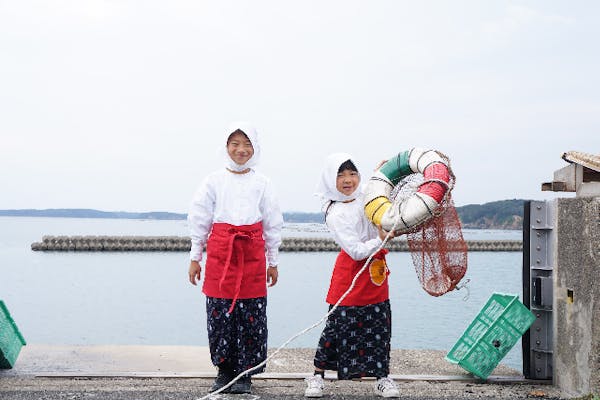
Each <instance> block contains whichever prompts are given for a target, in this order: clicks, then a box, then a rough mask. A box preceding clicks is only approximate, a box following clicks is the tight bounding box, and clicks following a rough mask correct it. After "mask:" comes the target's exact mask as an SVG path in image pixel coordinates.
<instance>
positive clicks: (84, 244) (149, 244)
mask: <svg viewBox="0 0 600 400" xmlns="http://www.w3.org/2000/svg"><path fill="white" fill-rule="evenodd" d="M466 244H467V249H468V250H469V251H522V249H523V244H522V242H521V241H520V240H467V241H466ZM430 245H431V246H432V247H433V248H435V246H436V245H435V243H430ZM449 245H450V248H449V250H450V251H452V248H451V247H452V243H449ZM387 248H388V249H389V250H390V251H410V249H409V247H408V243H407V242H406V240H403V239H401V238H395V239H393V240H391V241H390V242H389V243H388V245H387ZM339 249H340V248H339V246H338V245H337V244H336V243H335V242H334V241H333V239H328V238H284V239H283V241H282V244H281V247H280V249H279V250H280V251H289V252H292V251H306V252H319V251H339ZM31 250H33V251H189V250H190V239H189V237H187V236H43V237H42V241H41V242H35V243H32V244H31Z"/></svg>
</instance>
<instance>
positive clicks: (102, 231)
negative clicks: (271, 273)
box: [0, 217, 522, 370]
mask: <svg viewBox="0 0 600 400" xmlns="http://www.w3.org/2000/svg"><path fill="white" fill-rule="evenodd" d="M187 232H188V229H187V225H186V222H185V221H153V220H121V219H70V218H29V217H0V299H2V300H4V302H5V303H6V305H7V307H8V309H9V310H10V312H11V315H12V316H13V318H14V319H15V321H16V323H17V325H18V327H19V329H20V331H21V332H22V333H23V335H24V336H25V339H26V340H27V341H28V342H29V343H39V344H70V345H98V344H130V345H132V344H137V345H159V344H160V345H202V346H206V345H207V337H206V318H205V311H204V297H203V295H202V293H201V290H200V286H198V287H195V286H192V285H191V284H190V283H189V282H188V278H187V269H188V265H189V262H188V255H187V253H183V252H180V253H144V252H139V253H101V252H98V253H75V252H71V253H64V252H48V253H44V252H34V251H31V249H30V245H31V243H32V242H35V241H40V240H41V238H42V236H43V235H148V236H153V235H177V236H185V235H187ZM284 235H285V236H287V237H297V236H304V237H314V236H317V237H328V236H329V234H328V233H327V231H326V230H325V229H324V227H323V226H322V225H320V224H290V225H286V227H285V230H284ZM464 236H465V239H473V240H477V239H481V240H483V239H486V240H491V239H521V232H520V231H492V230H465V231H464ZM335 257H336V253H334V252H327V253H282V254H281V264H280V267H279V283H278V284H277V285H276V286H275V287H273V288H271V289H270V290H269V303H268V315H269V346H270V347H277V346H279V345H281V344H282V343H283V342H285V341H286V340H287V339H288V338H289V337H291V336H293V335H294V334H296V333H297V332H299V331H301V330H302V329H304V328H305V327H307V326H309V325H311V324H313V323H315V322H316V321H318V320H319V319H321V317H322V316H323V315H324V314H325V313H326V311H327V305H326V304H325V302H324V298H325V294H326V292H327V287H328V284H329V278H330V274H331V270H332V266H333V262H334V260H335ZM388 264H389V267H390V269H391V275H390V300H391V304H392V313H393V321H392V323H393V337H392V347H393V348H403V349H437V350H445V351H448V350H450V348H451V347H452V346H453V345H454V343H455V342H456V340H457V339H458V338H459V337H460V336H461V335H462V333H463V332H464V330H465V328H466V327H467V326H468V325H469V323H470V322H471V321H472V320H473V318H474V317H475V316H476V315H477V313H478V312H479V311H480V310H481V307H482V306H483V305H484V304H485V302H486V300H487V299H488V298H489V297H490V295H491V294H492V293H493V292H501V293H511V294H517V295H519V296H520V295H521V291H522V286H521V264H522V260H521V253H520V252H510V253H497V252H473V253H470V254H469V259H468V270H467V274H466V276H465V278H464V279H469V280H470V282H469V284H468V288H467V289H461V290H459V291H453V292H450V293H448V294H446V295H444V296H441V297H437V298H435V297H432V296H430V295H428V294H427V293H425V292H424V291H423V290H422V289H421V287H420V285H419V282H418V280H417V276H416V274H415V271H414V267H413V265H412V261H411V258H410V254H409V253H390V254H389V255H388ZM321 329H322V325H320V326H318V327H317V328H315V329H313V330H312V331H310V332H309V333H307V334H305V335H303V336H301V337H299V338H297V339H296V340H294V341H293V342H292V343H290V344H289V347H309V348H310V347H315V346H316V344H317V340H318V337H319V334H320V330H321ZM503 362H504V363H505V364H507V365H509V366H511V367H513V368H516V369H519V370H520V369H521V353H520V344H517V345H516V346H515V348H513V350H512V351H511V352H510V353H509V354H508V355H507V356H506V358H505V359H504V360H503Z"/></svg>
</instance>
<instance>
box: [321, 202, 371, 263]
mask: <svg viewBox="0 0 600 400" xmlns="http://www.w3.org/2000/svg"><path fill="white" fill-rule="evenodd" d="M326 222H327V227H328V228H329V230H330V231H331V233H332V234H333V238H334V240H335V241H336V243H337V244H338V245H339V246H340V247H341V248H342V249H343V250H344V251H345V252H346V253H348V255H349V256H350V257H352V259H354V260H357V261H358V260H364V259H365V258H367V257H369V256H370V255H371V254H372V253H373V252H374V251H375V250H376V249H377V248H378V247H379V246H380V245H381V239H380V238H379V233H378V231H377V228H376V227H375V226H373V224H372V223H371V222H370V221H369V220H367V218H366V217H365V213H364V210H363V201H362V194H361V195H360V196H359V197H358V198H357V199H356V200H354V201H351V202H349V203H343V202H340V201H336V202H335V203H333V204H332V205H331V207H330V208H329V211H328V213H327V219H326Z"/></svg>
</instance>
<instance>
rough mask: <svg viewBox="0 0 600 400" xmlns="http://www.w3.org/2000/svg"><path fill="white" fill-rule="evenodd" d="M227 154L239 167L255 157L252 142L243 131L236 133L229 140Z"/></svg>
mask: <svg viewBox="0 0 600 400" xmlns="http://www.w3.org/2000/svg"><path fill="white" fill-rule="evenodd" d="M227 154H229V157H231V159H232V160H233V161H234V162H235V163H236V164H239V165H244V164H246V163H247V162H248V160H249V159H250V158H251V157H252V156H253V155H254V147H252V142H250V139H248V136H246V135H245V134H244V133H243V132H241V131H235V132H234V133H232V134H231V135H230V136H229V139H228V140H227Z"/></svg>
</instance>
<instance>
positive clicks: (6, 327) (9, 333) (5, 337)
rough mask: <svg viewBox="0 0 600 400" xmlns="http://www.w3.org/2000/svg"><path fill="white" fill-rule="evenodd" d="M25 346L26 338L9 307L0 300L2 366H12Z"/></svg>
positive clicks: (0, 353) (0, 358) (0, 362)
mask: <svg viewBox="0 0 600 400" xmlns="http://www.w3.org/2000/svg"><path fill="white" fill-rule="evenodd" d="M23 346H25V339H23V336H22V335H21V332H19V329H18V328H17V324H15V321H14V320H13V319H12V318H11V316H10V313H9V312H8V308H6V306H5V305H4V302H3V301H2V300H0V368H3V369H7V368H12V367H13V366H14V365H15V362H16V361H17V357H18V356H19V352H20V351H21V347H23Z"/></svg>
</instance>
